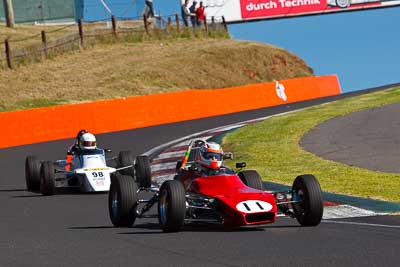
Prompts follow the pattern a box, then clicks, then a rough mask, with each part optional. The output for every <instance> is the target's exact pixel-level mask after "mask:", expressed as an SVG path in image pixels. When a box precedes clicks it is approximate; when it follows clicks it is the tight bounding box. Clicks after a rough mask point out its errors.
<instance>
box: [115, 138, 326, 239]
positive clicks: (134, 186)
mask: <svg viewBox="0 0 400 267" xmlns="http://www.w3.org/2000/svg"><path fill="white" fill-rule="evenodd" d="M232 158H233V156H232V153H225V154H224V153H223V151H222V149H221V147H220V146H219V145H218V144H216V143H212V142H206V141H203V140H196V141H193V142H192V143H191V144H190V145H189V147H188V150H187V151H186V153H185V156H184V158H183V160H182V161H178V163H177V166H176V171H177V173H176V175H175V177H174V179H173V180H169V181H165V182H164V183H163V184H162V185H161V187H160V188H157V187H153V186H151V175H150V173H151V172H150V161H149V159H148V158H147V157H144V156H139V157H138V158H137V160H136V180H137V181H135V180H133V179H132V177H131V176H124V175H120V174H114V175H113V177H112V182H111V187H110V192H109V202H108V203H109V212H110V218H111V221H112V223H113V224H114V225H115V226H116V227H131V226H132V225H133V223H134V222H135V219H136V218H140V217H143V215H144V214H145V213H146V212H147V211H149V210H150V208H151V207H152V206H153V205H154V204H156V203H157V202H158V219H159V224H160V227H161V229H162V230H163V231H164V232H177V231H179V230H181V229H182V227H183V226H184V225H188V224H220V225H223V226H225V227H229V228H235V227H241V226H246V225H260V224H268V223H273V222H275V221H276V218H277V215H278V213H279V214H282V215H287V216H290V217H293V218H296V219H297V221H298V222H299V223H300V224H301V225H302V226H316V225H318V224H319V223H320V222H321V219H322V215H323V198H322V191H321V187H320V185H319V183H318V181H317V179H316V178H315V177H314V176H313V175H309V174H307V175H300V176H298V177H297V178H296V179H295V180H294V183H293V186H292V189H291V190H290V191H286V192H274V193H271V192H266V191H264V190H263V186H262V181H261V177H260V176H259V174H258V173H257V172H256V171H255V170H242V169H243V168H244V167H246V164H245V163H244V162H241V163H236V168H237V169H238V170H236V171H235V170H232V169H230V168H228V167H226V166H224V165H222V161H223V160H224V159H232ZM143 191H147V192H153V195H152V197H151V198H149V199H139V197H138V196H139V194H140V192H143Z"/></svg>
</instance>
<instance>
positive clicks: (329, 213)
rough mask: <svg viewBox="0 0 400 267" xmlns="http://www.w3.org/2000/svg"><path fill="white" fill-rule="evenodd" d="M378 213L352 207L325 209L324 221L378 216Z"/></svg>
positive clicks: (343, 206)
mask: <svg viewBox="0 0 400 267" xmlns="http://www.w3.org/2000/svg"><path fill="white" fill-rule="evenodd" d="M376 215H378V214H377V213H376V212H373V211H370V210H365V209H361V208H357V207H353V206H350V205H340V206H328V207H324V216H323V218H324V219H340V218H353V217H368V216H376Z"/></svg>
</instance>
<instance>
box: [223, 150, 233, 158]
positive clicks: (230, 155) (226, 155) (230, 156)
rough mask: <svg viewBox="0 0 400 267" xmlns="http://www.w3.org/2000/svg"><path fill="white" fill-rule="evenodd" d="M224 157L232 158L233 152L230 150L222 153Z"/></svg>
mask: <svg viewBox="0 0 400 267" xmlns="http://www.w3.org/2000/svg"><path fill="white" fill-rule="evenodd" d="M224 159H233V153H232V152H226V153H224Z"/></svg>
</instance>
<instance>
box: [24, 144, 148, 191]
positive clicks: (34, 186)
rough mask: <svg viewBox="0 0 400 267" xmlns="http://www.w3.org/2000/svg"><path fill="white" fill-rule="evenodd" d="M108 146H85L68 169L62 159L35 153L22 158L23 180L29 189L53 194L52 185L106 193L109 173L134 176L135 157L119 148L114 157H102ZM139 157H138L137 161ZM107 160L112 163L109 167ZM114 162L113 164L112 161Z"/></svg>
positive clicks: (53, 187) (108, 185)
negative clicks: (103, 147) (94, 147)
mask: <svg viewBox="0 0 400 267" xmlns="http://www.w3.org/2000/svg"><path fill="white" fill-rule="evenodd" d="M107 152H111V150H109V149H105V150H103V149H98V148H96V149H90V150H89V149H87V150H83V151H81V153H79V154H78V155H76V156H75V157H74V159H73V161H72V163H71V167H70V169H69V170H67V169H66V168H65V166H66V160H57V161H42V162H41V161H39V160H38V158H37V157H36V156H28V157H27V158H26V160H25V179H26V185H27V188H28V190H29V191H33V192H38V191H39V192H40V193H42V194H43V195H46V196H48V195H53V194H55V193H56V188H75V189H79V190H80V191H83V192H107V191H109V189H110V184H111V178H110V175H111V174H112V173H115V172H121V173H123V174H124V175H129V176H131V177H132V179H134V173H135V171H134V167H135V160H134V156H133V154H132V152H130V151H121V152H120V153H119V156H118V158H116V157H114V158H109V159H106V157H105V154H106V153H107ZM142 160H143V159H142V158H140V159H139V161H142ZM108 161H112V162H116V163H117V164H116V165H117V166H115V167H110V166H108V165H107V162H108ZM114 165H115V164H114Z"/></svg>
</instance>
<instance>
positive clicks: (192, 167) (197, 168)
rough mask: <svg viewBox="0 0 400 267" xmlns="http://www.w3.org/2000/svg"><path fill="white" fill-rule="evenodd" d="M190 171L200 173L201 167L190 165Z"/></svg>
mask: <svg viewBox="0 0 400 267" xmlns="http://www.w3.org/2000/svg"><path fill="white" fill-rule="evenodd" d="M189 169H190V170H191V171H195V172H197V171H199V167H197V166H195V165H190V167H189Z"/></svg>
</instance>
